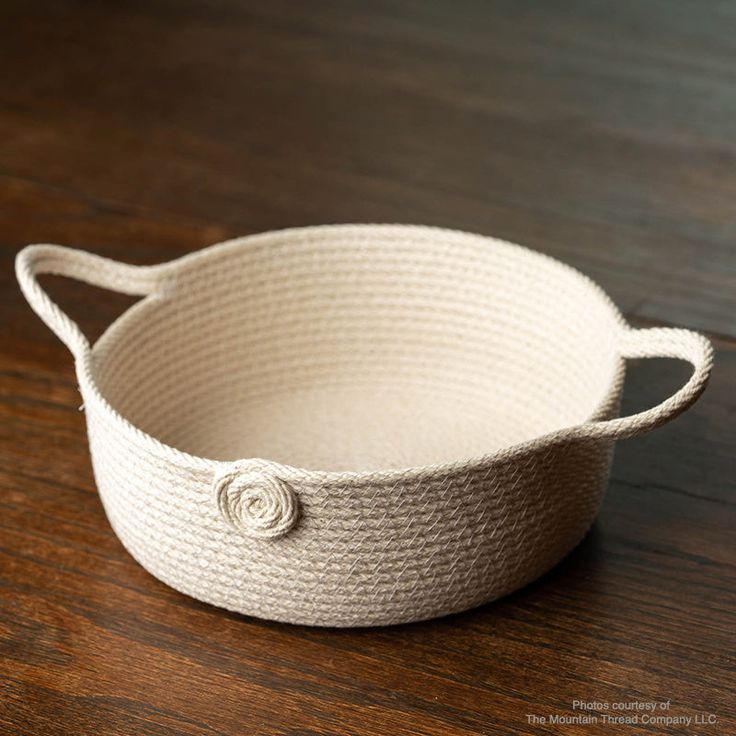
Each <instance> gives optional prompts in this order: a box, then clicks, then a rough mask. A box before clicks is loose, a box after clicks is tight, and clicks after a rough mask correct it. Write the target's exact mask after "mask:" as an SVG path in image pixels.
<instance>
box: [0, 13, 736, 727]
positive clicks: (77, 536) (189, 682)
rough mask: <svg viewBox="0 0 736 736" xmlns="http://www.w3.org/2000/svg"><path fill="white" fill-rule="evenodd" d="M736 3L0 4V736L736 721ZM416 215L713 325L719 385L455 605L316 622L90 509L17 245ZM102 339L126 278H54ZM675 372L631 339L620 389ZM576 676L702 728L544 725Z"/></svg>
mask: <svg viewBox="0 0 736 736" xmlns="http://www.w3.org/2000/svg"><path fill="white" fill-rule="evenodd" d="M734 38H736V5H734V4H733V3H732V2H728V1H726V0H723V1H722V2H710V1H708V2H701V0H697V1H696V0H667V1H666V2H665V0H649V1H647V2H641V1H640V0H624V1H622V2H608V3H606V2H586V1H584V0H578V1H571V2H563V3H550V2H543V1H542V0H540V1H539V2H527V1H523V0H522V1H521V2H518V1H517V2H510V1H509V2H493V3H488V2H482V1H481V0H471V1H468V2H461V3H457V2H450V1H449V0H436V1H433V2H419V0H402V1H401V2H370V3H360V2H357V1H356V2H337V1H335V2H318V3H298V2H291V3H288V2H282V1H281V0H275V1H274V0H269V2H265V3H249V2H245V1H243V0H211V1H209V2H204V1H202V2H196V3H195V2H191V0H176V1H174V0H152V1H150V2H145V3H144V2H127V3H103V2H81V1H80V2H60V1H59V2H52V1H51V0H38V1H37V2H34V3H29V2H20V1H19V0H5V2H3V3H2V5H1V6H0V141H1V143H0V246H1V248H0V251H1V256H0V257H1V258H2V268H1V269H0V277H1V278H2V285H1V289H0V300H1V306H2V317H3V318H2V321H1V323H0V330H1V331H2V332H1V334H0V339H1V340H2V351H1V353H0V436H1V438H2V441H1V443H0V489H1V491H2V495H1V496H0V733H2V734H6V733H7V734H13V735H16V734H22V735H25V734H33V735H34V736H35V735H37V734H53V735H56V734H64V735H66V734H69V735H74V736H80V735H83V734H85V735H86V734H95V735H97V734H104V735H106V734H116V735H117V734H126V735H127V734H131V735H136V736H139V735H149V734H150V735H151V736H163V735H168V734H196V735H198V736H199V735H202V736H204V735H210V734H212V735H214V734H292V735H294V736H296V735H297V734H300V735H302V736H307V735H317V734H330V735H336V734H339V735H343V734H351V735H352V734H355V735H356V736H369V735H379V734H380V735H381V736H384V735H387V736H403V735H409V734H422V735H423V736H434V735H437V736H439V735H442V736H469V735H470V734H493V735H494V736H495V735H496V734H547V733H564V734H663V733H667V734H670V733H671V734H705V735H709V734H713V735H716V734H718V735H728V734H735V733H736V703H735V702H734V701H735V697H734V690H735V689H736V676H735V668H736V660H735V658H734V652H735V650H736V640H735V634H736V575H735V574H734V573H735V570H736V553H735V549H734V539H735V536H736V535H735V530H736V508H735V505H734V503H735V495H734V486H735V485H736V473H735V472H734V471H736V460H735V450H736V426H735V424H734V410H735V409H736V253H735V250H734V243H736V135H735V131H736V43H735V42H734ZM346 221H348V222H350V221H354V222H371V221H389V222H395V221H398V222H417V223H426V224H438V225H445V226H451V227H459V228H462V229H466V230H473V231H479V232H484V233H488V234H494V235H498V236H501V237H504V238H507V239H511V240H515V241H518V242H522V243H525V244H527V245H530V246H532V247H535V248H537V249H539V250H542V251H544V252H546V253H549V254H551V255H554V256H556V257H559V258H561V259H563V260H565V261H567V262H569V263H571V264H573V265H575V266H577V267H579V268H580V269H581V270H583V271H584V272H585V273H587V274H589V275H590V276H592V277H593V278H595V279H596V280H597V281H598V282H599V283H600V284H601V285H602V286H604V288H605V289H606V290H607V291H608V292H609V293H610V294H611V295H612V297H613V298H614V299H615V300H616V301H617V303H618V304H619V305H620V306H621V307H622V308H623V309H624V310H625V312H626V314H627V316H628V317H629V319H630V320H632V321H633V322H635V323H637V324H642V325H653V324H673V325H681V326H687V327H692V328H696V329H700V330H703V331H705V332H706V333H708V334H709V335H710V336H711V337H712V338H713V339H714V341H715V344H716V346H717V349H718V355H717V362H716V366H715V372H714V375H713V379H712V382H711V386H710V387H709V389H708V391H707V392H706V394H705V396H704V397H703V399H702V400H701V401H700V403H698V404H697V406H696V407H695V408H694V409H693V410H691V411H690V412H688V413H687V414H686V415H684V416H683V417H681V418H680V419H678V420H677V421H676V422H674V423H673V424H671V425H668V426H667V427H665V428H662V429H660V430H658V431H656V432H654V433H652V434H650V435H648V436H646V437H644V438H640V439H637V440H631V441H628V442H625V443H621V444H620V445H619V448H618V451H617V456H616V460H615V464H614V469H613V478H612V481H611V486H610V490H609V493H608V495H607V497H606V501H605V503H604V506H603V508H602V511H601V514H600V517H599V520H598V522H597V523H596V525H595V526H594V528H593V530H592V532H591V533H590V534H589V536H588V537H587V538H586V540H585V541H584V542H583V543H582V544H581V545H580V546H579V547H578V548H577V549H576V550H575V551H574V552H573V553H572V554H571V555H570V556H569V557H568V558H567V559H566V560H565V561H564V562H563V563H562V564H561V565H560V566H559V567H557V568H556V569H555V570H553V571H552V572H550V573H549V574H548V575H546V576H545V577H544V578H543V579H541V580H539V581H538V582H536V583H535V584H533V585H531V586H529V587H528V588H526V589H524V590H522V591H519V592H517V593H516V594H514V595H511V596H509V597H508V598H506V599H504V600H501V601H499V602H496V603H494V604H491V605H487V606H484V607H482V608H479V609H477V610H474V611H471V612H468V613H465V614H461V615H457V616H452V617H449V618H446V619H443V620H438V621H434V622H428V623H421V624H416V625H407V626H401V627H393V628H386V629H382V630H355V631H341V630H324V629H310V628H302V627H294V626H287V625H279V624H273V623H267V622H261V621H257V620H253V619H248V618H245V617H241V616H236V615H232V614H228V613H225V612H223V611H220V610H217V609H215V608H212V607H210V606H207V605H204V604H200V603H198V602H196V601H193V600H190V599H188V598H185V597H184V596H182V595H179V594H178V593H175V592H174V591H172V590H170V589H169V588H167V587H165V586H164V585H163V584H160V583H159V582H157V581H156V580H155V579H154V578H152V577H151V576H149V575H148V574H147V573H145V572H144V571H143V570H142V569H141V568H140V567H138V566H137V565H136V564H135V563H134V562H133V560H132V559H131V558H130V557H129V556H128V555H127V554H126V553H125V551H124V550H123V548H122V546H121V545H120V543H119V542H118V541H117V539H116V538H115V536H114V535H113V533H112V531H111V530H110V528H109V526H108V524H107V521H106V519H105V516H104V513H103V510H102V508H101V505H100V503H99V500H98V497H97V494H96V491H95V487H94V483H93V478H92V473H91V469H90V462H89V458H88V451H87V447H86V438H85V431H84V423H83V415H82V414H81V413H80V412H79V411H78V404H79V395H78V393H77V390H76V383H75V378H74V374H73V369H72V362H71V359H70V357H69V356H68V355H67V353H66V351H65V349H64V348H63V346H62V345H61V344H60V343H58V341H57V340H56V339H55V338H54V337H53V335H52V334H51V333H50V332H49V331H48V330H47V329H46V328H45V327H44V326H43V325H42V324H41V323H40V321H39V320H38V319H37V318H36V317H35V316H34V315H33V314H32V313H31V311H30V309H29V308H28V307H27V305H26V304H25V302H24V301H23V300H22V298H21V296H20V294H19V292H18V290H17V287H16V285H15V281H14V278H13V275H12V259H13V256H14V253H15V252H16V251H17V250H18V249H19V248H20V247H21V246H22V245H24V244H26V243H28V242H38V241H41V242H60V243H65V244H70V245H75V246H79V247H83V248H86V249H89V250H93V251H95V252H97V253H101V254H104V255H108V256H112V257H115V258H120V259H124V260H128V261H131V262H137V263H152V262H157V261H160V260H166V259H169V258H171V257H173V256H176V255H179V254H182V253H185V252H187V251H191V250H194V249H196V248H199V247H201V246H203V245H208V244H211V243H213V242H217V241H218V240H221V239H224V238H225V237H227V236H230V235H234V234H246V233H249V232H256V231H259V230H265V229H272V228H280V227H285V226H290V225H300V224H313V223H324V222H346ZM46 283H47V284H48V287H49V289H50V290H52V292H53V294H54V296H55V297H56V298H58V299H59V300H60V302H61V303H62V304H63V305H64V307H65V308H66V309H68V310H69V311H70V312H71V313H72V314H74V315H75V316H76V317H77V318H79V320H80V321H81V322H82V323H83V325H84V327H85V329H86V331H87V332H88V334H90V335H92V336H94V335H97V334H99V333H100V332H101V331H102V330H103V329H104V327H105V326H106V325H107V324H108V323H109V321H110V320H111V319H112V318H113V317H114V316H115V315H116V314H117V313H118V312H120V311H121V310H122V309H123V308H124V307H125V306H126V305H127V304H128V303H129V300H127V299H125V298H123V297H118V296H113V295H110V294H106V293H103V292H100V291H98V290H94V289H91V288H85V287H82V286H80V285H78V284H71V283H68V282H66V283H64V282H61V281H60V280H56V279H52V278H49V279H47V281H46ZM686 375H687V369H686V367H685V366H684V365H682V364H679V363H676V362H672V361H670V362H667V361H648V362H642V363H641V364H637V365H635V366H633V367H632V370H631V373H630V375H629V377H628V379H627V387H626V397H625V410H626V411H633V410H635V409H637V408H642V407H645V406H649V405H652V404H653V403H655V402H656V401H658V400H661V399H662V398H663V397H664V396H666V395H667V393H668V392H670V391H671V390H673V389H674V388H675V387H676V386H677V385H678V384H679V383H680V382H682V380H683V379H684V378H685V376H686ZM574 700H585V701H594V700H597V701H608V702H609V703H614V702H621V701H625V702H629V701H657V702H660V701H667V700H669V701H671V706H670V710H669V711H668V713H669V714H670V715H672V716H690V717H693V718H694V717H695V716H696V714H706V717H707V714H714V715H715V717H716V718H717V723H711V724H707V725H699V726H696V725H695V724H691V725H690V726H679V725H678V726H672V727H663V726H656V725H641V724H640V725H638V726H629V727H626V726H612V725H602V724H598V725H587V726H583V725H577V726H573V725H568V726H560V725H549V724H544V725H542V724H536V725H534V724H531V723H529V718H528V715H537V716H549V715H550V714H562V715H570V714H572V713H573V706H572V703H573V701H574Z"/></svg>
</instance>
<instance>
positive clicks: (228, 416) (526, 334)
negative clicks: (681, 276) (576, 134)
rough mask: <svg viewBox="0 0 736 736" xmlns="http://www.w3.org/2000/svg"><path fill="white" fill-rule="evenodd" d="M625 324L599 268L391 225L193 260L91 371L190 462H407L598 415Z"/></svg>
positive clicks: (291, 238) (261, 240) (105, 347)
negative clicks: (582, 268) (601, 285)
mask: <svg viewBox="0 0 736 736" xmlns="http://www.w3.org/2000/svg"><path fill="white" fill-rule="evenodd" d="M616 327H617V313H616V311H615V309H613V308H612V306H611V304H610V302H608V300H607V299H606V298H605V296H604V295H603V294H602V293H601V292H600V291H599V290H598V289H597V288H596V287H594V286H593V285H592V284H591V283H590V282H589V281H587V279H585V278H583V277H581V276H580V275H579V274H577V273H576V272H574V271H572V270H571V269H568V268H567V267H565V266H563V265H561V264H558V263H556V262H554V261H551V260H549V259H546V258H544V257H542V256H539V255H538V254H535V253H533V252H531V251H528V250H526V249H523V248H519V247H518V246H513V245H509V244H507V243H503V242H500V241H495V240H491V239H487V238H481V237H479V236H470V235H464V234H460V233H453V232H444V231H435V230H429V229H423V228H402V227H398V226H385V227H372V228H370V230H368V229H365V228H361V227H356V226H353V227H333V228H319V229H314V230H310V229H305V230H302V231H291V232H289V231H282V232H281V233H271V234H268V235H267V236H255V237H252V238H248V239H243V240H242V241H240V242H234V243H231V244H227V245H224V246H220V247H217V248H214V249H210V250H207V251H204V252H202V253H201V254H198V255H197V256H196V257H194V258H191V259H188V260H187V261H186V262H185V263H184V264H183V267H182V272H181V275H180V278H179V280H178V282H177V285H176V287H175V288H174V289H173V290H172V291H171V292H170V293H168V294H167V296H166V297H165V298H164V299H157V300H154V301H147V302H144V303H142V304H140V305H138V306H137V307H135V308H133V309H132V310H131V311H130V312H128V313H127V314H126V315H124V316H123V317H122V318H121V319H120V320H118V322H117V323H115V325H114V326H113V328H111V329H110V330H109V331H108V332H107V333H106V335H105V336H103V338H102V339H101V340H100V342H99V343H98V344H97V345H96V346H95V351H94V354H95V363H94V366H95V368H94V370H95V381H96V383H97V385H98V388H99V389H100V391H101V393H102V395H103V396H104V397H105V398H106V399H107V401H108V402H109V403H110V404H111V405H112V406H113V407H114V408H115V409H116V410H117V411H118V412H120V413H121V414H122V415H123V416H124V417H125V418H126V419H128V420H129V421H130V422H131V423H133V424H134V425H135V426H137V427H139V428H140V429H142V430H144V431H145V432H147V433H149V434H151V435H152V436H154V437H156V438H157V439H159V440H161V441H162V442H165V443H166V444H169V445H171V446H173V447H176V448H178V449H180V450H183V451H185V452H188V453H191V454H193V455H198V456H202V457H209V458H212V459H217V460H235V459H240V458H248V457H262V458H267V459H270V460H275V461H278V462H282V463H286V464H289V465H294V466H298V467H303V468H309V469H318V470H355V471H364V470H378V469H387V468H401V467H409V466H417V465H425V464H433V463H443V462H449V461H454V460H463V459H470V458H474V457H479V456H482V455H485V454H487V453H489V452H492V451H494V450H497V449H499V448H502V447H506V446H510V445H513V444H516V443H519V442H523V441H525V440H529V439H532V438H534V437H537V436H540V435H543V434H545V433H547V432H550V431H552V430H555V429H559V428H562V427H566V426H572V425H576V424H579V423H581V422H583V421H585V420H587V419H589V418H590V417H591V416H592V415H593V414H594V413H596V412H597V411H599V410H600V409H601V406H602V405H604V404H605V405H607V404H606V402H607V400H608V399H610V398H611V392H612V387H614V386H615V382H616V377H617V375H618V371H619V369H620V361H619V359H618V357H617V353H616V349H615V345H614V334H615V330H616ZM614 399H615V397H614ZM609 403H610V402H609Z"/></svg>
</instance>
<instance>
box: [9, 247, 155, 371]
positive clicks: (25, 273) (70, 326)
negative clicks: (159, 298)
mask: <svg viewBox="0 0 736 736" xmlns="http://www.w3.org/2000/svg"><path fill="white" fill-rule="evenodd" d="M169 265H170V264H166V263H164V264H160V265H156V266H131V265H129V264H127V263H118V262H117V261H113V260H110V259H109V258H103V257H102V256H97V255H94V254H93V253H88V252H86V251H83V250H76V249H74V248H66V247H64V246H62V245H45V244H44V245H28V246H26V247H25V248H23V250H21V251H20V253H18V255H17V256H16V258H15V273H16V276H17V278H18V283H19V284H20V288H21V291H22V292H23V295H24V296H25V298H26V299H27V300H28V303H29V304H30V305H31V307H32V308H33V311H34V312H36V314H37V315H38V316H39V317H40V318H41V319H42V320H43V321H44V322H45V323H46V324H47V325H48V326H49V327H50V328H51V329H52V330H53V332H54V333H56V336H57V337H58V338H59V339H60V340H61V341H62V342H63V343H64V344H65V345H66V346H67V347H68V348H69V350H70V351H71V353H72V355H73V356H74V357H75V359H77V360H79V359H80V358H82V356H84V355H86V354H87V353H89V349H90V346H89V341H88V340H87V338H86V337H85V336H84V334H82V331H81V330H80V329H79V325H77V323H76V322H74V321H73V320H72V319H71V318H70V317H68V316H67V315H66V314H65V313H64V312H63V311H62V310H61V309H60V308H59V306H58V305H57V304H56V303H54V302H53V301H52V300H51V298H50V297H49V295H48V294H47V293H46V292H45V291H44V290H43V289H42V288H41V285H40V284H39V283H38V280H37V278H36V277H37V276H38V275H39V274H43V273H51V274H56V275H59V276H68V277H70V278H74V279H78V280H79V281H84V282H86V283H88V284H92V285H94V286H101V287H103V288H106V289H111V290H112V291H117V292H120V293H121V294H130V295H132V296H147V295H149V294H152V293H154V292H155V291H157V290H158V289H159V288H160V287H161V286H162V284H163V283H164V280H165V276H167V275H168V272H169V269H168V268H167V266H169Z"/></svg>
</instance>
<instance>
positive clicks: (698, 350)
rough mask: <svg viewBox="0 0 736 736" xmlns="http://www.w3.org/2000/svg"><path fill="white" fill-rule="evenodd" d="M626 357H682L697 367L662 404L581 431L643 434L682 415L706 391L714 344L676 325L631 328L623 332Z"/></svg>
mask: <svg viewBox="0 0 736 736" xmlns="http://www.w3.org/2000/svg"><path fill="white" fill-rule="evenodd" d="M620 352H621V356H622V357H623V358H678V359H679V360H686V361H688V362H689V363H691V364H692V366H693V372H692V375H691V376H690V378H689V379H688V380H687V382H686V383H685V385H684V386H682V388H680V389H679V390H678V391H676V392H675V393H674V394H672V396H670V397H669V398H667V399H665V400H664V401H663V402H662V403H661V404H658V405H657V406H655V407H653V408H651V409H646V410H645V411H642V412H639V413H638V414H632V415H631V416H628V417H620V418H617V419H609V420H607V421H600V422H591V423H589V424H584V425H582V427H581V431H582V432H583V434H585V435H586V436H590V437H594V438H610V439H623V438H625V437H633V436H634V435H637V434H643V433H644V432H648V431H649V430H650V429H654V428H655V427H659V426H660V425H662V424H666V423H667V422H669V421H670V420H672V419H674V418H675V417H676V416H678V415H679V414H682V412H684V411H685V410H686V409H688V408H689V407H690V406H692V405H693V404H694V403H695V402H696V401H697V400H698V397H699V396H700V394H702V393H703V391H704V389H705V387H706V385H707V383H708V379H709V378H710V372H711V369H712V367H713V346H712V345H711V343H710V341H709V340H707V339H706V338H705V337H703V336H702V335H700V334H698V333H697V332H691V331H690V330H681V329H677V328H673V327H653V328H649V329H643V330H634V329H631V328H627V329H625V330H624V332H623V333H622V337H621V341H620Z"/></svg>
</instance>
